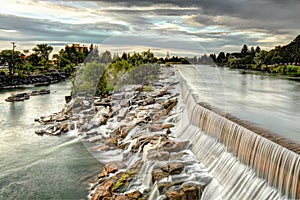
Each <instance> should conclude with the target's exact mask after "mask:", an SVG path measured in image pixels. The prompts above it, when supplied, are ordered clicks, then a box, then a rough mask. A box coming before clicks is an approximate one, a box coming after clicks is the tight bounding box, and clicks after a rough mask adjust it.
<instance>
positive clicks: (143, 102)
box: [139, 97, 155, 106]
mask: <svg viewBox="0 0 300 200" xmlns="http://www.w3.org/2000/svg"><path fill="white" fill-rule="evenodd" d="M154 103H155V100H154V98H153V97H147V98H146V99H144V100H143V101H141V102H139V105H140V106H146V105H149V104H154Z"/></svg>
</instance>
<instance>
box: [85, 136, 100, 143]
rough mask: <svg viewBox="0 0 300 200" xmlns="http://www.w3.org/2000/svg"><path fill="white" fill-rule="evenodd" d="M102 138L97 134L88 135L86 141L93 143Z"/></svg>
mask: <svg viewBox="0 0 300 200" xmlns="http://www.w3.org/2000/svg"><path fill="white" fill-rule="evenodd" d="M102 140H103V136H102V135H97V136H94V137H90V138H89V139H88V140H87V141H88V142H90V143H94V142H101V141H102Z"/></svg>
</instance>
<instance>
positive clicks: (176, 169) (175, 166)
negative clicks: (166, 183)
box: [169, 162, 184, 175]
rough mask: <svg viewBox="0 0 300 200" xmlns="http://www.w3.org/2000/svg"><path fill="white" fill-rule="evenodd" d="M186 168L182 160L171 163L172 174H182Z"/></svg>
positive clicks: (170, 170)
mask: <svg viewBox="0 0 300 200" xmlns="http://www.w3.org/2000/svg"><path fill="white" fill-rule="evenodd" d="M183 169H184V165H183V164H182V163H180V162H172V163H170V164H169V173H170V174H171V175H174V174H180V173H181V172H182V170H183Z"/></svg>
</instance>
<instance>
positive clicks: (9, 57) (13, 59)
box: [0, 50, 23, 75]
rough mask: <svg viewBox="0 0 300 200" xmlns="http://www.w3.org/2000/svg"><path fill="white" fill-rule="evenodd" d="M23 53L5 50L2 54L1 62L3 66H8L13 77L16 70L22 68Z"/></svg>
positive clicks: (0, 55)
mask: <svg viewBox="0 0 300 200" xmlns="http://www.w3.org/2000/svg"><path fill="white" fill-rule="evenodd" d="M22 55H23V54H22V53H21V52H19V51H13V50H3V51H1V52H0V62H1V64H2V65H3V64H8V70H9V74H10V75H12V74H13V73H14V70H15V69H16V68H18V67H19V68H20V66H21V65H22V63H23V61H22V58H21V57H22Z"/></svg>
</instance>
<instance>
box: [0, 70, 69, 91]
mask: <svg viewBox="0 0 300 200" xmlns="http://www.w3.org/2000/svg"><path fill="white" fill-rule="evenodd" d="M66 78H67V75H66V73H64V72H49V73H47V74H38V75H26V76H17V75H15V76H11V77H10V76H5V75H0V89H11V88H18V87H22V86H24V85H36V86H43V85H49V84H52V83H58V82H60V81H64V80H66Z"/></svg>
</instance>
